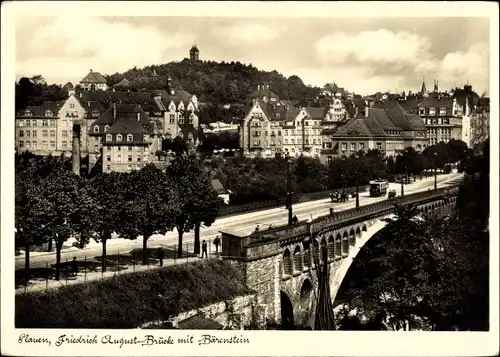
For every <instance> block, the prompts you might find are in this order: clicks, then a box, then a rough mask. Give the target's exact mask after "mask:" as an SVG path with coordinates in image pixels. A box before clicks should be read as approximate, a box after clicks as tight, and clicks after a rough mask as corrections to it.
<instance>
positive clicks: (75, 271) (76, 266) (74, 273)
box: [71, 257, 78, 276]
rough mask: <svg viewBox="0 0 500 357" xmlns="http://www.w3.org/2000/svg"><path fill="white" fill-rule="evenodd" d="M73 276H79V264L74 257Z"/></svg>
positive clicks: (72, 264)
mask: <svg viewBox="0 0 500 357" xmlns="http://www.w3.org/2000/svg"><path fill="white" fill-rule="evenodd" d="M71 273H72V274H71V275H73V276H77V275H78V262H77V260H76V257H73V261H72V262H71Z"/></svg>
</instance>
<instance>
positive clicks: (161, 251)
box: [158, 247, 165, 267]
mask: <svg viewBox="0 0 500 357" xmlns="http://www.w3.org/2000/svg"><path fill="white" fill-rule="evenodd" d="M163 258H165V252H164V251H163V248H162V247H160V248H158V260H159V261H160V266H161V267H162V266H163Z"/></svg>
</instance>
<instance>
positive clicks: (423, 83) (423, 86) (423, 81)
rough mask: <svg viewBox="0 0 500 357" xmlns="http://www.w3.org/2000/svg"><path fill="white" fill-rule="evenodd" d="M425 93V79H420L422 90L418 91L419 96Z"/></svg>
mask: <svg viewBox="0 0 500 357" xmlns="http://www.w3.org/2000/svg"><path fill="white" fill-rule="evenodd" d="M425 93H427V88H425V77H422V88H421V89H420V94H425Z"/></svg>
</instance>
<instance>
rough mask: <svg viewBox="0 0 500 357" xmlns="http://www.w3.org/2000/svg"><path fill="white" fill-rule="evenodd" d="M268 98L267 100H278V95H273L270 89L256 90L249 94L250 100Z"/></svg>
mask: <svg viewBox="0 0 500 357" xmlns="http://www.w3.org/2000/svg"><path fill="white" fill-rule="evenodd" d="M264 96H266V97H268V98H276V99H278V95H277V94H276V93H274V92H273V91H272V90H270V89H257V90H255V91H253V92H252V94H250V98H252V99H253V98H262V97H264Z"/></svg>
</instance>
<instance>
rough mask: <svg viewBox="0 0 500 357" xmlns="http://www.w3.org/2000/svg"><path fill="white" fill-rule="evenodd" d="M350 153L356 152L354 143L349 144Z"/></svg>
mask: <svg viewBox="0 0 500 357" xmlns="http://www.w3.org/2000/svg"><path fill="white" fill-rule="evenodd" d="M351 151H356V143H351Z"/></svg>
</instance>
